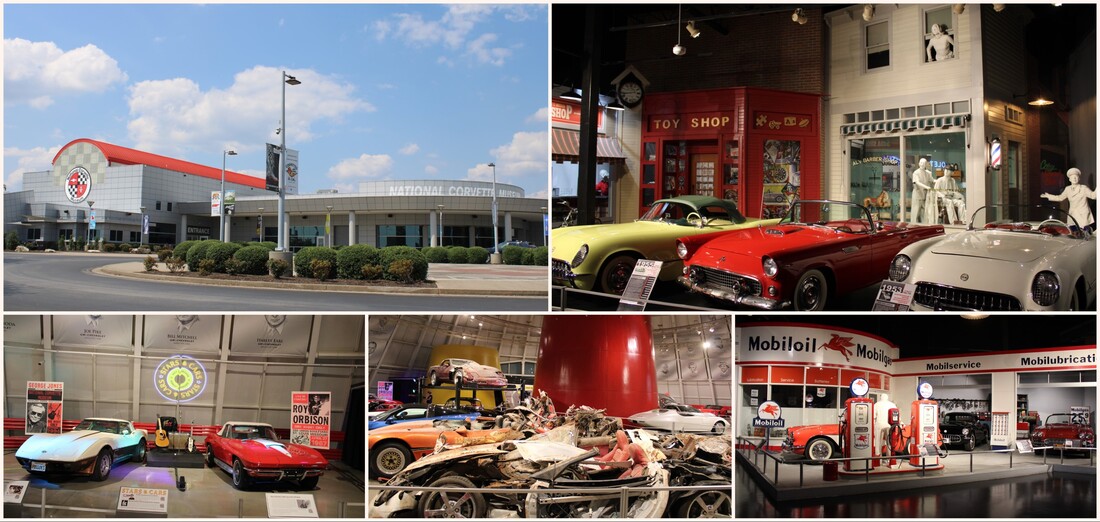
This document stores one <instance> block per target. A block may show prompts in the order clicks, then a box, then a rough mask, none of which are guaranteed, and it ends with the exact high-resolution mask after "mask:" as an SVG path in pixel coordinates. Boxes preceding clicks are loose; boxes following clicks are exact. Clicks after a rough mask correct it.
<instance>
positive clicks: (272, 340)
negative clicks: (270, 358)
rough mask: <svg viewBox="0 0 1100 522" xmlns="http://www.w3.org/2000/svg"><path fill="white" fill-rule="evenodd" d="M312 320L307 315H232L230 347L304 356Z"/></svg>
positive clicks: (238, 350) (240, 352)
mask: <svg viewBox="0 0 1100 522" xmlns="http://www.w3.org/2000/svg"><path fill="white" fill-rule="evenodd" d="M312 324H313V317H312V316H308V315H235V316H233V335H232V337H231V341H232V344H230V347H229V349H230V351H232V352H233V353H235V354H246V353H247V354H268V355H293V356H304V355H305V354H306V351H307V349H308V348H309V339H310V330H311V327H312Z"/></svg>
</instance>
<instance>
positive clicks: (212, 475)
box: [4, 451, 366, 519]
mask: <svg viewBox="0 0 1100 522" xmlns="http://www.w3.org/2000/svg"><path fill="white" fill-rule="evenodd" d="M177 473H178V474H179V475H180V476H183V477H185V478H186V483H187V489H186V490H185V491H180V490H179V489H177V488H176V476H177ZM12 480H29V481H30V488H29V490H28V491H27V494H26V496H25V497H24V498H23V516H25V517H34V518H38V517H41V516H42V515H41V512H40V508H39V505H40V504H41V500H42V496H41V495H42V492H43V491H45V495H46V497H45V498H46V502H45V504H46V506H47V508H46V513H45V516H46V517H81V518H101V517H113V516H114V513H115V506H116V504H117V503H118V496H119V488H121V487H143V488H156V489H167V490H168V517H169V518H220V517H237V516H244V517H264V518H266V517H267V503H266V497H265V493H308V494H312V495H313V498H314V501H315V502H316V505H317V510H318V515H319V516H320V518H337V517H339V516H341V511H343V516H345V517H351V518H360V519H361V518H364V517H365V516H366V512H365V510H364V509H363V502H364V476H363V472H362V471H358V470H353V469H350V468H348V467H347V466H346V465H344V464H343V463H340V462H335V461H333V462H330V468H329V470H328V471H327V472H326V473H325V475H324V476H322V477H321V480H320V482H318V484H317V489H315V490H313V491H308V492H299V491H297V490H296V489H294V488H293V487H287V486H286V485H266V484H261V485H257V486H253V487H252V488H250V489H249V490H247V491H240V490H237V489H234V488H233V485H232V483H231V482H230V477H229V474H228V473H226V472H225V471H222V470H221V469H217V470H214V469H210V468H202V469H196V468H155V467H149V466H143V465H138V464H133V463H129V462H126V463H123V464H119V465H117V466H116V467H115V469H113V470H111V475H110V477H109V478H108V479H107V480H105V481H102V482H95V481H92V480H91V479H89V478H85V477H49V478H45V477H38V476H32V475H30V474H29V473H27V472H26V470H24V469H23V468H22V467H20V466H19V464H18V463H17V462H16V460H15V452H14V451H6V452H4V481H5V482H9V481H12ZM81 509H88V510H89V511H80V510H81ZM5 511H6V512H7V509H5Z"/></svg>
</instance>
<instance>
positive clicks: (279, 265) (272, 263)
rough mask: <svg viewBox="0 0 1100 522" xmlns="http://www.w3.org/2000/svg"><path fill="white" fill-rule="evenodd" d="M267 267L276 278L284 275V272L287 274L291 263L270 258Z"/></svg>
mask: <svg viewBox="0 0 1100 522" xmlns="http://www.w3.org/2000/svg"><path fill="white" fill-rule="evenodd" d="M267 269H268V271H269V272H270V273H271V275H272V277H274V278H275V279H279V278H280V277H283V274H285V273H286V271H287V270H290V263H287V262H286V261H283V260H282V259H268V260H267Z"/></svg>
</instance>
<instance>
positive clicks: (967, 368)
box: [893, 345, 1096, 377]
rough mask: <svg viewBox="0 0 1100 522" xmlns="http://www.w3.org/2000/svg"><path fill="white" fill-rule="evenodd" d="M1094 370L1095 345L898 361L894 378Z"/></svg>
mask: <svg viewBox="0 0 1100 522" xmlns="http://www.w3.org/2000/svg"><path fill="white" fill-rule="evenodd" d="M1076 369H1083V370H1095V369H1096V345H1089V346H1067V347H1063V348H1035V349H1031V350H1006V351H1001V352H996V353H989V352H986V353H983V354H977V353H975V354H966V355H948V356H939V357H926V358H914V359H906V360H904V361H898V363H897V368H896V369H895V371H894V372H893V375H894V377H903V376H909V375H915V376H921V375H945V374H953V373H988V372H996V371H1006V370H1015V371H1059V370H1076Z"/></svg>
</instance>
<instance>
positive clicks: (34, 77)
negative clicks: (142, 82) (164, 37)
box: [4, 38, 127, 109]
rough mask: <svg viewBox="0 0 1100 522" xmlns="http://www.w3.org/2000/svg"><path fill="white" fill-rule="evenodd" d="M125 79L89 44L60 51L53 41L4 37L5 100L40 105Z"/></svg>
mask: <svg viewBox="0 0 1100 522" xmlns="http://www.w3.org/2000/svg"><path fill="white" fill-rule="evenodd" d="M126 80H127V76H126V73H125V72H123V71H122V69H120V68H119V67H118V62H117V61H116V60H115V59H114V58H111V57H110V56H109V55H107V53H105V52H103V50H102V49H100V48H98V47H96V46H94V45H91V44H89V45H85V46H84V47H80V48H77V49H73V50H70V51H63V50H62V49H61V48H60V47H58V46H57V44H55V43H53V42H31V41H29V40H24V39H22V38H14V39H5V40H4V99H5V102H6V103H12V104H22V103H26V104H28V105H30V106H32V107H34V108H36V109H44V108H46V107H49V106H50V105H52V104H53V98H54V97H57V96H66V95H70V94H79V93H88V92H92V93H99V92H104V91H106V90H107V89H109V88H111V87H112V86H114V85H116V84H122V83H126Z"/></svg>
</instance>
